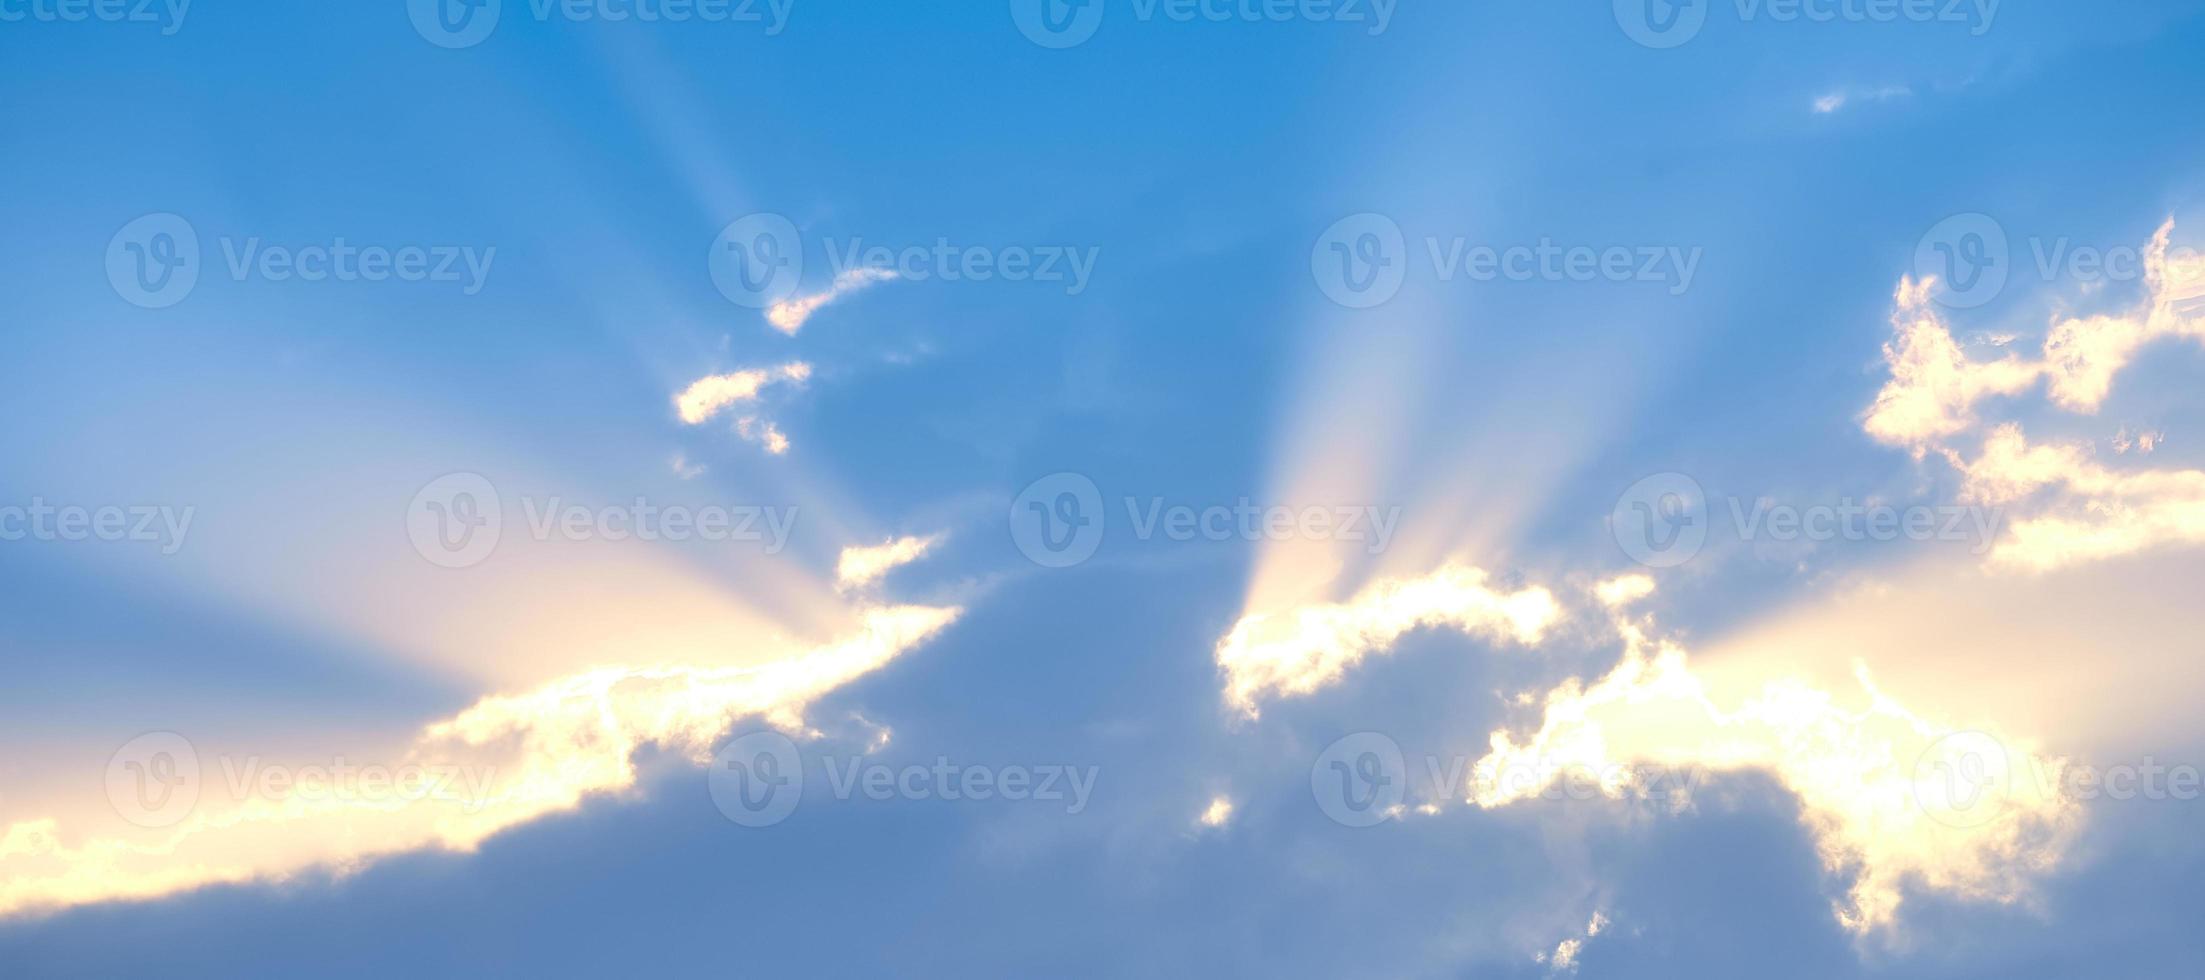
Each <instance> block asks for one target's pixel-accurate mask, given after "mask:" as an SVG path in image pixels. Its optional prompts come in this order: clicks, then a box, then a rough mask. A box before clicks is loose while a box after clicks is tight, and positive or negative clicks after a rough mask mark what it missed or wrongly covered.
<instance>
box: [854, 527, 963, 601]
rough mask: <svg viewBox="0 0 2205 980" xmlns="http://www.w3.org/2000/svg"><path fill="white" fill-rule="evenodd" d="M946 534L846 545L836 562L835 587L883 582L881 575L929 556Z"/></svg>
mask: <svg viewBox="0 0 2205 980" xmlns="http://www.w3.org/2000/svg"><path fill="white" fill-rule="evenodd" d="M946 537H948V535H947V534H946V533H943V534H930V535H928V536H926V537H923V538H922V537H910V536H907V537H901V538H896V539H893V540H891V541H887V542H884V543H882V544H877V545H872V546H869V547H862V546H861V547H851V548H844V549H842V556H841V558H840V559H839V560H837V561H836V562H835V588H836V589H837V590H840V591H843V592H850V591H854V590H856V589H861V588H864V587H866V586H868V585H871V584H873V583H874V582H877V581H880V578H881V576H883V575H886V574H888V573H889V572H891V571H894V570H895V569H898V568H901V567H903V566H905V565H908V564H911V563H912V562H915V561H918V560H919V559H921V558H924V557H926V553H927V552H928V551H931V550H933V548H934V546H935V545H938V544H940V543H942V539H944V538H946Z"/></svg>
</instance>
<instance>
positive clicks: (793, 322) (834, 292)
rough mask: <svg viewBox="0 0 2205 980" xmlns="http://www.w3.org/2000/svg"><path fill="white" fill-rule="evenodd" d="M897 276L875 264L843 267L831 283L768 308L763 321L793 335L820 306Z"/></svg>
mask: <svg viewBox="0 0 2205 980" xmlns="http://www.w3.org/2000/svg"><path fill="white" fill-rule="evenodd" d="M896 278H899V276H898V274H897V273H896V271H895V270H894V269H883V268H878V267H875V266H858V267H856V268H852V269H845V270H843V271H842V272H841V273H839V274H837V275H836V276H835V279H834V282H833V284H831V285H829V286H828V287H827V288H826V289H824V290H821V291H819V292H816V293H812V294H810V295H808V296H799V297H796V298H794V299H786V300H782V301H781V302H778V303H775V304H773V305H772V306H771V307H769V308H767V310H766V322H768V323H771V324H773V328H774V329H775V330H779V331H781V332H782V333H785V334H788V335H789V336H791V337H794V336H796V332H797V331H799V330H802V329H804V323H805V321H808V320H810V319H811V318H812V314H814V313H817V312H819V310H820V308H821V307H824V306H826V305H828V304H830V303H833V302H834V301H836V300H838V299H841V298H842V297H844V296H848V295H850V294H852V293H856V292H860V291H862V290H864V289H867V288H869V287H871V286H873V285H874V284H875V283H883V282H888V281H890V280H893V279H896Z"/></svg>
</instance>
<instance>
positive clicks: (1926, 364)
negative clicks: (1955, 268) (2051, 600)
mask: <svg viewBox="0 0 2205 980" xmlns="http://www.w3.org/2000/svg"><path fill="white" fill-rule="evenodd" d="M2173 232H2174V223H2173V221H2172V220H2171V219H2170V220H2169V221H2167V222H2166V223H2164V224H2162V225H2160V227H2159V230H2158V231H2157V232H2156V233H2155V234H2154V235H2153V236H2152V239H2151V241H2150V242H2149V243H2148V244H2147V245H2146V247H2145V250H2144V283H2143V285H2144V293H2145V295H2144V297H2143V298H2142V299H2141V300H2140V301H2139V302H2138V303H2137V304H2136V305H2135V306H2134V307H2132V308H2130V309H2129V310H2127V311H2125V312H2122V313H2119V314H2099V315H2094V316H2087V317H2065V318H2061V319H2059V320H2057V321H2055V322H2054V323H2053V325H2052V327H2051V329H2050V331H2049V333H2048V334H2047V336H2046V338H2045V341H2044V345H2043V351H2042V356H2041V358H2039V359H2036V360H2029V359H2024V358H2022V357H2020V356H2018V355H2015V354H2007V355H2006V356H2004V357H2001V358H1999V359H1996V360H1989V361H1979V360H1975V359H1972V358H1970V357H1968V356H1967V354H1966V353H1965V352H1964V351H1963V350H1962V349H1961V347H1960V345H1959V344H1958V343H1957V342H1955V341H1954V340H1953V335H1952V330H1951V327H1950V326H1948V325H1947V324H1946V322H1945V320H1944V317H1943V315H1942V314H1940V313H1939V312H1938V310H1937V309H1936V307H1935V306H1934V305H1933V304H1932V301H1931V299H1930V294H1931V292H1932V290H1933V288H1934V283H1933V282H1931V281H1926V280H1925V281H1915V280H1912V279H1907V280H1902V281H1901V282H1900V284H1899V289H1898V291H1897V294H1896V306H1897V311H1896V312H1895V313H1894V314H1893V316H1892V324H1893V326H1894V328H1895V330H1896V333H1897V336H1896V337H1895V338H1894V339H1893V341H1892V342H1891V343H1889V344H1887V345H1885V347H1884V359H1885V361H1886V363H1887V364H1888V365H1889V367H1890V370H1891V379H1890V381H1889V382H1887V383H1886V384H1885V385H1884V387H1883V390H1882V391H1881V392H1879V393H1878V394H1877V396H1876V401H1875V404H1874V405H1872V406H1871V407H1870V408H1869V410H1868V412H1867V415H1866V416H1865V417H1864V419H1863V422H1862V427H1863V428H1864V429H1865V430H1866V431H1867V432H1868V434H1869V435H1871V436H1873V437H1875V438H1876V439H1877V440H1879V441H1881V442H1884V443H1887V444H1891V445H1896V446H1903V447H1906V448H1908V449H1910V450H1912V451H1913V452H1914V454H1915V455H1916V456H1917V457H1921V456H1923V455H1925V454H1928V453H1930V452H1935V453H1936V454H1938V455H1939V456H1941V457H1942V458H1944V459H1945V460H1947V461H1948V462H1949V463H1951V465H1952V466H1953V467H1954V468H1955V469H1957V470H1958V471H1960V472H1961V473H1962V474H1963V476H1964V478H1965V482H1964V486H1963V489H1962V497H1963V499H1964V500H1966V501H1967V502H1970V503H1974V504H1979V505H1982V506H1986V507H1999V508H2001V509H2002V510H2003V511H2004V512H2005V513H2006V514H2007V515H2008V518H2009V521H2008V526H2007V534H2006V535H2005V536H2004V537H2003V538H2002V539H2001V540H2000V541H1999V542H1998V544H1997V545H1996V546H1995V547H1994V548H1993V550H1992V552H1991V557H1990V560H1991V562H1992V563H1993V564H1994V565H2003V566H2006V567H2016V568H2028V569H2034V570H2038V571H2044V570H2050V569H2054V568H2059V567H2062V566H2065V565H2069V564H2073V563H2076V562H2083V561H2095V560H2102V559H2107V558H2113V557H2118V556H2122V555H2127V554H2133V553H2137V552H2141V551H2144V550H2147V549H2150V548H2153V547H2158V546H2164V545H2175V544H2198V543H2205V473H2200V472H2198V471H2194V470H2138V471H2128V472H2117V471H2115V470H2112V469H2110V468H2108V467H2106V466H2104V465H2103V464H2101V463H2099V462H2097V461H2096V460H2094V459H2093V458H2091V455H2090V453H2089V451H2088V447H2087V446H2084V445H2081V444H2050V445H2034V444H2031V443H2030V442H2029V441H2028V439H2027V438H2026V436H2025V435H2024V434H2023V432H2022V429H2021V426H2020V425H2019V424H2018V423H2014V422H2002V423H1998V424H1995V425H1991V426H1989V427H1988V428H1986V425H1985V423H1984V421H1983V420H1982V419H1981V418H1979V416H1978V411H1979V407H1980V403H1981V402H1983V401H1984V400H1985V399H1987V398H1990V397H1992V396H2000V395H2005V396H2018V395H2021V394H2023V393H2025V392H2027V391H2029V390H2031V389H2033V388H2035V387H2037V385H2038V383H2039V382H2040V381H2041V382H2043V383H2044V385H2045V388H2046V391H2047V395H2048V397H2049V400H2050V401H2051V403H2052V404H2053V405H2055V406H2057V407H2059V408H2061V409H2064V410H2066V411H2069V412H2074V413H2079V414H2095V413H2096V412H2097V411H2098V410H2099V408H2100V407H2102V406H2103V405H2104V403H2105V400H2106V398H2107V397H2108V395H2109V394H2110V393H2111V391H2112V386H2113V379H2114V378H2115V376H2116V375H2118V374H2119V373H2120V371H2121V370H2122V369H2123V368H2125V367H2127V366H2128V365H2129V364H2130V363H2131V362H2132V361H2133V360H2134V359H2135V358H2136V356H2137V354H2138V353H2139V352H2140V351H2141V350H2142V349H2143V348H2144V346H2145V345H2147V344H2149V343H2151V342H2153V341H2155V340H2159V339H2162V338H2176V337H2189V338H2198V339H2205V302H2201V300H2205V255H2199V254H2197V253H2182V254H2174V252H2173V250H2172V249H2171V247H2170V244H2169V243H2170V240H2171V238H2172V235H2173ZM2158 440H2159V436H2158V435H2157V434H2156V433H2145V434H2144V435H2142V436H2141V437H2139V438H2137V439H2135V440H2131V439H2130V437H2129V436H2128V434H2127V430H2126V429H2125V428H2124V429H2123V430H2122V432H2121V433H2120V434H2119V435H2117V436H2116V437H2115V441H2114V450H2115V454H2116V455H2125V454H2127V453H2128V451H2129V450H2130V449H2131V448H2141V449H2142V452H2139V453H2138V455H2139V456H2142V455H2144V454H2147V453H2149V452H2150V451H2151V449H2152V448H2154V447H2156V445H2157V444H2158ZM1971 450H1972V454H1973V458H1972V459H1971V458H1970V454H1971Z"/></svg>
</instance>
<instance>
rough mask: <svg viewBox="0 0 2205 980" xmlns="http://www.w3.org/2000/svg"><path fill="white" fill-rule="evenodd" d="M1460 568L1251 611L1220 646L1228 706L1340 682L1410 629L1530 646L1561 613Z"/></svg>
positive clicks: (1529, 593)
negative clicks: (1324, 599)
mask: <svg viewBox="0 0 2205 980" xmlns="http://www.w3.org/2000/svg"><path fill="white" fill-rule="evenodd" d="M1489 581H1490V576H1488V575H1487V574H1486V573H1485V572H1484V571H1483V570H1480V569H1476V568H1471V567H1469V566H1466V565H1459V564H1448V565H1445V566H1443V567H1441V568H1439V569H1438V570H1436V571H1433V572H1431V573H1430V574H1428V575H1424V576H1421V577H1418V578H1413V579H1383V580H1380V581H1378V582H1376V583H1373V584H1372V585H1370V586H1368V587H1366V588H1364V589H1363V590H1362V591H1360V592H1358V593H1356V595H1355V596H1354V597H1353V598H1351V599H1349V600H1348V601H1346V602H1341V603H1323V604H1316V605H1308V606H1299V607H1294V608H1290V609H1286V610H1280V611H1275V612H1267V613H1255V614H1251V615H1249V616H1246V617H1244V618H1242V619H1241V620H1240V621H1239V622H1237V623H1235V624H1233V628H1232V630H1231V631H1230V632H1228V633H1226V634H1225V637H1224V638H1223V639H1222V640H1219V641H1218V644H1217V651H1216V656H1217V665H1218V667H1219V669H1220V670H1222V671H1223V672H1224V674H1225V700H1226V703H1227V704H1228V705H1229V706H1230V707H1231V708H1232V709H1233V710H1234V711H1236V712H1238V713H1240V714H1242V715H1245V716H1248V717H1255V716H1256V714H1257V713H1258V709H1259V707H1260V704H1261V702H1262V700H1263V699H1265V698H1267V697H1278V698H1284V697H1299V696H1302V695H1307V694H1310V693H1312V692H1315V691H1317V690H1320V689H1322V688H1324V687H1326V686H1327V685H1330V684H1332V683H1334V682H1336V681H1338V680H1339V679H1340V678H1341V677H1342V676H1343V675H1345V674H1346V673H1347V671H1348V670H1349V669H1350V668H1353V667H1354V666H1355V665H1356V664H1358V663H1360V662H1361V661H1362V660H1363V658H1364V657H1365V656H1366V655H1368V654H1372V653H1385V652H1388V651H1390V650H1391V649H1392V647H1393V644H1394V641H1395V640H1397V639H1399V638H1400V637H1401V635H1402V634H1404V633H1407V632H1409V631H1410V630H1414V629H1419V628H1424V627H1445V628H1448V629H1454V630H1459V631H1461V632H1463V633H1466V634H1469V635H1471V636H1474V637H1479V638H1481V639H1488V640H1492V641H1495V642H1512V643H1519V644H1533V643H1537V642H1538V641H1539V639H1540V637H1541V636H1542V635H1544V634H1545V632H1546V630H1547V628H1548V627H1549V626H1551V625H1553V624H1554V622H1555V621H1556V620H1557V619H1558V618H1560V616H1561V611H1562V610H1561V606H1560V604H1558V603H1557V602H1555V600H1554V596H1553V595H1552V594H1551V593H1549V592H1547V590H1545V589H1543V588H1539V587H1536V586H1532V587H1526V588H1523V589H1517V590H1514V591H1507V590H1503V589H1496V588H1494V587H1492V586H1491V585H1489V584H1488V583H1489Z"/></svg>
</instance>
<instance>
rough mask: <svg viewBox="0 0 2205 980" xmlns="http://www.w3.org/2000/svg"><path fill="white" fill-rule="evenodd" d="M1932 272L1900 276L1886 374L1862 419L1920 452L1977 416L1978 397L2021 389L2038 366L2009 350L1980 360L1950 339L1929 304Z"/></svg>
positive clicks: (1885, 437)
mask: <svg viewBox="0 0 2205 980" xmlns="http://www.w3.org/2000/svg"><path fill="white" fill-rule="evenodd" d="M1934 285H1935V283H1934V281H1933V280H1926V279H1925V280H1919V281H1917V280H1912V279H1908V280H1904V281H1902V282H1900V283H1899V289H1898V293H1897V296H1896V302H1897V306H1898V310H1897V312H1895V313H1893V314H1892V317H1891V325H1892V326H1893V327H1894V328H1895V330H1896V333H1897V336H1895V337H1894V338H1893V339H1892V341H1891V342H1890V343H1887V344H1885V345H1884V348H1883V356H1884V361H1885V362H1886V363H1888V364H1889V365H1890V367H1891V380H1890V381H1889V382H1887V383H1886V384H1885V385H1884V386H1883V390H1882V391H1881V392H1878V393H1877V395H1876V402H1875V404H1874V405H1872V406H1870V407H1869V409H1868V415H1867V418H1866V419H1865V420H1864V422H1863V423H1862V424H1863V426H1864V427H1865V428H1866V429H1867V430H1868V434H1869V435H1871V436H1874V437H1876V438H1877V439H1878V440H1880V441H1882V442H1885V443H1889V444H1891V445H1896V446H1905V447H1907V448H1909V449H1912V450H1914V451H1915V453H1916V454H1917V455H1919V454H1921V452H1922V451H1923V450H1924V449H1926V448H1928V447H1930V446H1933V445H1935V444H1937V443H1938V442H1939V441H1941V440H1943V439H1945V438H1946V437H1949V436H1954V435H1958V434H1960V433H1962V432H1966V431H1968V430H1969V429H1971V428H1973V427H1974V426H1975V424H1976V418H1975V404H1976V402H1978V401H1981V400H1982V399H1984V398H1986V397H1988V396H1991V395H2014V394H2019V393H2021V392H2023V391H2026V390H2027V389H2028V388H2029V387H2030V386H2031V385H2034V384H2036V383H2037V379H2038V378H2039V377H2041V376H2042V374H2043V371H2044V369H2043V367H2042V366H2041V365H2038V364H2034V363H2031V362H2027V361H2024V360H2022V359H2021V358H2019V357H2015V356H2012V355H2008V356H2006V357H2002V358H1999V359H1997V360H1992V361H1977V360H1974V359H1972V358H1970V357H1968V354H1967V351H1965V350H1964V349H1962V348H1961V346H1960V344H1959V343H1958V342H1956V341H1954V340H1953V338H1952V330H1951V328H1949V327H1947V326H1946V325H1945V322H1944V319H1943V318H1942V317H1941V316H1939V315H1938V313H1937V310H1936V308H1935V307H1934V306H1932V305H1931V300H1930V292H1931V290H1932V288H1933V287H1934Z"/></svg>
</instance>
